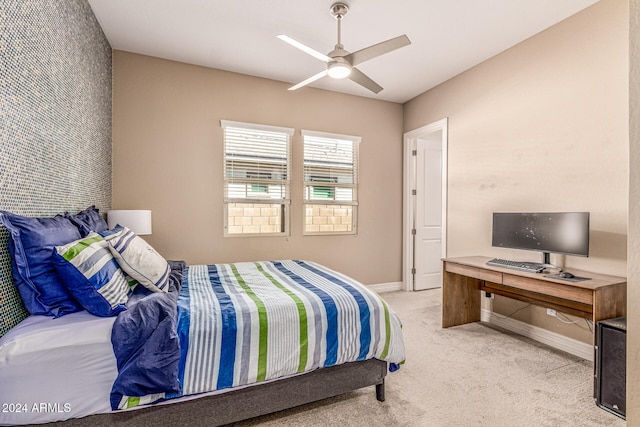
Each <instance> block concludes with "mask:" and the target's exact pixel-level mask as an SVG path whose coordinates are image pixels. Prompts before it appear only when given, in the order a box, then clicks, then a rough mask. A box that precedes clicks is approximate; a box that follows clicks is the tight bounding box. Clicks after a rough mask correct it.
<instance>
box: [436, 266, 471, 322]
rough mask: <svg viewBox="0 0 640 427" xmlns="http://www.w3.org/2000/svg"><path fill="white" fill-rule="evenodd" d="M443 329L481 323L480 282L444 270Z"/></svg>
mask: <svg viewBox="0 0 640 427" xmlns="http://www.w3.org/2000/svg"><path fill="white" fill-rule="evenodd" d="M443 270H444V273H443V277H442V327H443V328H448V327H450V326H457V325H463V324H465V323H471V322H479V321H480V280H478V279H474V278H471V277H466V276H461V275H459V274H455V273H449V272H447V271H446V269H443Z"/></svg>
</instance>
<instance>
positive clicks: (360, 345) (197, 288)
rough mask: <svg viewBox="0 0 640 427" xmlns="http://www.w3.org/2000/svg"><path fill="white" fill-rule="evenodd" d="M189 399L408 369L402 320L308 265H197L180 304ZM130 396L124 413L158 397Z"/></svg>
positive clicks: (354, 286)
mask: <svg viewBox="0 0 640 427" xmlns="http://www.w3.org/2000/svg"><path fill="white" fill-rule="evenodd" d="M177 329H178V336H179V342H180V352H181V355H180V361H179V367H178V377H179V378H178V379H179V384H180V388H181V392H180V393H179V394H178V396H180V395H189V394H195V393H202V392H207V391H213V390H220V389H225V388H229V387H236V386H241V385H246V384H251V383H256V382H261V381H265V380H270V379H274V378H279V377H282V376H286V375H292V374H297V373H301V372H306V371H310V370H313V369H316V368H321V367H328V366H333V365H338V364H341V363H346V362H352V361H358V360H366V359H370V358H377V359H380V360H385V361H388V362H389V363H390V369H391V370H395V369H396V368H397V367H398V364H400V363H402V362H403V361H404V357H405V355H404V343H403V339H402V331H401V324H400V320H399V318H398V316H397V315H396V314H395V313H394V312H393V311H392V310H391V309H390V308H389V306H388V305H387V304H386V303H385V301H384V300H383V299H382V298H380V297H379V296H378V295H377V294H375V293H374V292H372V291H370V290H368V289H367V287H366V286H364V285H362V284H360V283H358V282H356V281H355V280H353V279H350V278H349V277H347V276H344V275H341V274H340V273H336V272H334V271H331V270H329V269H327V268H325V267H322V266H320V265H318V264H315V263H312V262H307V261H294V260H287V261H270V262H243V263H235V264H213V265H192V266H187V267H186V268H185V270H184V276H183V280H182V287H181V290H180V294H179V298H178V308H177ZM169 397H176V395H175V394H169V393H168V394H167V395H166V396H161V395H155V396H148V397H147V398H146V399H145V398H142V399H140V398H135V399H133V398H131V397H129V398H128V399H127V398H126V397H125V399H123V400H122V401H121V405H120V407H121V408H122V407H127V406H131V405H132V403H133V404H134V405H138V404H143V403H146V402H150V401H153V400H156V399H157V398H169Z"/></svg>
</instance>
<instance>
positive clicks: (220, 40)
mask: <svg viewBox="0 0 640 427" xmlns="http://www.w3.org/2000/svg"><path fill="white" fill-rule="evenodd" d="M597 1H598V0H517V1H514V0H396V1H393V2H392V1H382V0H346V1H344V2H345V3H347V4H348V5H349V12H348V14H347V15H346V16H345V18H344V20H343V22H342V43H343V45H344V47H345V49H346V50H348V51H350V52H354V51H357V50H359V49H362V48H364V47H367V46H369V45H372V44H375V43H379V42H381V41H384V40H387V39H390V38H393V37H396V36H399V35H402V34H406V35H407V36H408V37H409V39H410V40H411V42H412V44H411V45H409V46H406V47H403V48H401V49H399V50H396V51H393V52H390V53H387V54H385V55H383V56H380V57H378V58H374V59H372V60H370V61H367V62H365V63H363V64H361V65H359V66H358V68H359V69H360V71H362V72H364V73H365V74H367V75H368V76H369V77H370V78H372V79H373V80H375V81H376V82H377V83H378V84H380V85H381V86H382V87H383V88H384V89H383V90H382V91H381V92H380V93H379V94H377V95H375V94H373V93H372V92H369V91H368V90H366V89H364V88H362V87H361V86H359V85H358V84H356V83H354V82H352V81H350V80H347V79H345V80H335V79H331V78H329V77H325V78H323V79H321V80H318V81H316V82H314V83H313V84H312V85H311V86H312V87H317V88H321V89H326V90H332V91H337V92H343V93H349V94H353V95H359V96H366V97H370V98H375V99H381V100H386V101H393V102H399V103H403V102H406V101H408V100H410V99H412V98H413V97H415V96H417V95H419V94H421V93H423V92H425V91H426V90H428V89H430V88H432V87H434V86H437V85H438V84H440V83H442V82H444V81H446V80H448V79H450V78H451V77H453V76H455V75H457V74H459V73H461V72H463V71H465V70H467V69H469V68H471V67H473V66H474V65H477V64H479V63H480V62H482V61H484V60H486V59H488V58H490V57H492V56H494V55H496V54H498V53H500V52H502V51H504V50H506V49H508V48H509V47H511V46H514V45H516V44H517V43H519V42H521V41H523V40H525V39H527V38H529V37H531V36H532V35H534V34H536V33H538V32H540V31H542V30H544V29H546V28H548V27H550V26H552V25H554V24H556V23H557V22H560V21H561V20H563V19H565V18H567V17H569V16H571V15H573V14H575V13H577V12H578V11H580V10H582V9H584V8H586V7H588V6H590V5H592V4H594V3H596V2H597ZM334 2H335V1H334V0H288V1H285V0H225V1H222V0H89V4H90V5H91V7H92V9H93V11H94V13H95V15H96V17H97V19H98V22H99V23H100V25H101V26H102V29H103V31H104V33H105V35H106V37H107V39H108V40H109V43H110V44H111V47H112V48H113V49H117V50H123V51H128V52H134V53H140V54H144V55H150V56H155V57H159V58H165V59H171V60H174V61H180V62H185V63H189V64H196V65H201V66H205V67H211V68H218V69H222V70H227V71H233V72H237V73H242V74H248V75H252V76H257V77H264V78H268V79H274V80H280V81H284V82H289V83H292V84H295V83H298V82H300V81H302V80H305V79H306V78H308V77H310V76H312V75H314V74H317V73H318V72H320V71H322V70H324V69H325V64H324V63H323V62H321V61H319V60H318V59H315V58H313V57H312V56H309V55H307V54H306V53H304V52H302V51H300V50H298V49H296V48H294V47H292V46H290V45H288V44H286V43H284V42H283V41H281V40H279V39H277V38H276V35H278V34H286V35H288V36H290V37H292V38H294V39H296V40H297V41H299V42H301V43H304V44H306V45H307V46H309V47H312V48H314V49H315V50H317V51H320V52H321V53H328V52H330V51H331V50H333V48H334V45H335V44H336V41H337V24H336V20H335V19H334V18H333V17H332V16H331V15H330V13H329V9H330V7H331V5H332V4H333V3H334ZM298 90H308V89H307V88H301V89H298Z"/></svg>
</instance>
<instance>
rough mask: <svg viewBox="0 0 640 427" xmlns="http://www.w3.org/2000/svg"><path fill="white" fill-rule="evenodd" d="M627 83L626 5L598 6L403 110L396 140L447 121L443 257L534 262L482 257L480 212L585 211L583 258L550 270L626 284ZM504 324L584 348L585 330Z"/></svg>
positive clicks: (486, 220)
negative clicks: (586, 250)
mask: <svg viewBox="0 0 640 427" xmlns="http://www.w3.org/2000/svg"><path fill="white" fill-rule="evenodd" d="M627 76H628V10H627V2H626V1H620V0H602V1H600V2H599V3H597V4H595V5H594V6H592V7H590V8H588V9H586V10H585V11H583V12H581V13H579V14H577V15H575V16H573V17H571V18H569V19H567V20H566V21H564V22H562V23H560V24H558V25H556V26H554V27H552V28H550V29H548V30H547V31H544V32H542V33H540V34H538V35H536V36H534V37H532V38H530V39H528V40H526V41H525V42H523V43H521V44H519V45H517V46H515V47H514V48H512V49H510V50H508V51H506V52H503V53H502V54H500V55H497V56H496V57H494V58H492V59H490V60H488V61H486V62H484V63H482V64H480V65H478V66H476V67H474V68H473V69H471V70H469V71H467V72H465V73H463V74H461V75H459V76H457V77H455V78H453V79H451V80H449V81H448V82H446V83H444V84H442V85H440V86H439V87H436V88H434V89H432V90H430V91H428V92H426V93H424V94H422V95H420V96H418V97H417V98H415V99H413V100H412V101H410V102H408V103H406V104H405V108H404V130H405V132H406V131H410V130H412V129H415V128H418V127H420V126H423V125H425V124H428V123H431V122H433V121H436V120H439V119H441V118H443V117H448V118H449V141H448V148H449V164H448V167H449V176H448V182H449V187H448V191H449V193H448V195H449V203H448V219H447V220H448V240H447V245H448V246H447V247H448V256H463V255H479V254H480V255H487V256H499V257H504V258H511V259H519V260H531V261H539V260H540V255H539V254H537V253H533V252H526V251H509V250H505V249H496V248H492V247H491V213H492V212H494V211H589V212H591V239H590V256H589V258H579V257H559V256H556V257H555V258H554V256H552V262H555V263H559V264H563V265H564V266H565V267H566V268H567V269H568V270H570V269H571V268H580V269H584V270H592V271H597V272H601V273H605V274H613V275H620V276H626V258H627V253H626V235H627V207H628V203H627V201H628V158H629V156H628V147H629V142H628V141H629V138H628V123H627V120H628V83H627ZM524 305H526V304H524V303H521V302H519V301H514V300H507V299H503V298H496V300H495V301H494V309H495V311H497V312H500V313H502V314H507V313H511V312H512V311H514V310H515V309H517V308H519V307H522V306H524ZM514 317H515V318H517V319H519V320H523V321H526V322H530V323H534V324H536V325H539V326H542V327H544V328H546V329H551V330H554V331H556V332H560V333H562V334H565V335H568V336H570V337H574V338H577V339H580V340H582V341H585V342H591V332H590V331H589V330H588V328H587V325H586V323H585V322H580V323H579V324H577V325H572V326H568V325H565V324H562V323H560V322H559V321H558V320H557V319H555V318H552V317H548V316H546V314H545V312H544V309H541V308H537V307H532V308H529V309H527V310H523V311H521V312H519V313H518V314H517V315H515V316H514Z"/></svg>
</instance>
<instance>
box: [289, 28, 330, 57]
mask: <svg viewBox="0 0 640 427" xmlns="http://www.w3.org/2000/svg"><path fill="white" fill-rule="evenodd" d="M277 37H278V38H279V39H280V40H282V41H283V42H286V43H289V44H290V45H291V46H293V47H297V48H298V49H300V50H301V51H303V52H305V53H307V54H309V55H311V56H313V57H314V58H317V59H319V60H320V61H324V62H329V61H331V58H329V57H328V56H327V55H325V54H323V53H320V52H318V51H317V50H315V49H312V48H310V47H309V46H307V45H304V44H302V43H300V42H299V41H297V40H294V39H292V38H291V37H289V36H287V35H284V34H278V35H277Z"/></svg>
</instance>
